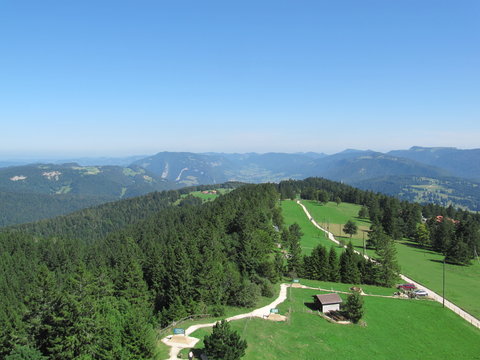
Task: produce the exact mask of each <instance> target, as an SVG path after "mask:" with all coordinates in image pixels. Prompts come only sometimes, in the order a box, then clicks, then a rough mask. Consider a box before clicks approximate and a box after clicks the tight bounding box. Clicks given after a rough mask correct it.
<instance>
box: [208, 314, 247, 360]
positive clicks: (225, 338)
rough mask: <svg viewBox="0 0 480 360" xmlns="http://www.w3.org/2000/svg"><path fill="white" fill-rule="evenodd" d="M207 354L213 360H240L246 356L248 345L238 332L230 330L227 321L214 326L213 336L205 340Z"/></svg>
mask: <svg viewBox="0 0 480 360" xmlns="http://www.w3.org/2000/svg"><path fill="white" fill-rule="evenodd" d="M204 344H205V352H206V353H207V356H208V358H209V359H212V360H238V359H240V358H241V357H242V356H244V355H245V349H246V348H247V343H246V341H245V340H242V339H241V338H240V335H238V333H237V332H236V331H233V330H232V329H231V328H230V324H229V323H228V321H226V320H222V321H220V322H217V323H216V324H215V325H214V326H213V331H212V334H211V335H207V336H205V338H204Z"/></svg>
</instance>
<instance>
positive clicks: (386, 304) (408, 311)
mask: <svg viewBox="0 0 480 360" xmlns="http://www.w3.org/2000/svg"><path fill="white" fill-rule="evenodd" d="M301 282H302V283H308V284H309V285H312V286H316V287H322V288H330V287H332V286H335V284H331V283H324V282H314V281H304V280H301ZM348 287H350V286H349V285H343V286H342V285H339V289H348ZM369 290H370V292H372V293H374V292H378V293H383V292H384V290H383V288H375V287H369ZM321 293H324V292H322V291H318V290H306V289H295V288H291V289H289V292H288V298H287V301H285V302H284V303H282V304H281V305H280V306H279V311H280V313H281V314H285V315H287V316H288V320H287V321H286V322H281V323H275V322H270V321H266V320H262V319H245V320H239V321H232V322H231V326H232V328H233V329H235V330H236V331H238V333H239V334H240V336H241V337H242V338H244V339H245V340H246V341H247V343H248V348H247V349H246V354H245V357H244V358H243V359H244V360H257V359H258V360H263V359H267V360H268V359H272V360H274V359H278V360H283V359H285V360H290V359H316V358H318V354H322V357H328V358H334V359H345V358H348V359H396V358H411V357H418V354H422V355H421V356H422V358H423V359H432V360H433V359H435V360H436V359H439V358H443V359H448V358H456V359H457V358H458V359H474V358H475V357H476V356H477V355H478V353H479V351H480V344H479V342H478V330H476V329H475V328H473V327H472V326H471V325H469V324H468V323H466V322H465V321H463V320H462V319H460V318H459V317H457V316H456V315H455V314H453V313H452V312H450V311H445V310H444V309H442V308H441V305H440V304H438V303H435V302H431V301H425V300H423V301H421V300H402V299H390V298H378V297H362V299H363V301H364V309H365V313H364V317H363V319H362V321H364V325H363V326H360V325H339V324H333V323H330V322H328V321H327V320H325V319H324V318H322V317H320V316H318V315H317V313H316V311H313V310H311V308H310V305H313V304H312V297H313V295H316V294H321ZM341 297H342V298H343V299H344V301H346V300H347V295H344V294H341ZM307 305H308V306H307ZM209 332H210V331H209V330H206V329H202V330H201V331H197V332H194V333H193V334H192V336H196V337H199V338H202V337H203V336H204V335H205V334H208V333H209ZM202 347H203V345H202V343H199V344H198V345H197V348H202Z"/></svg>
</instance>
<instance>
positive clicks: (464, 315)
mask: <svg viewBox="0 0 480 360" xmlns="http://www.w3.org/2000/svg"><path fill="white" fill-rule="evenodd" d="M297 204H298V205H300V206H301V207H302V209H303V211H304V212H305V214H306V215H307V217H308V218H309V219H310V221H311V223H312V224H313V225H314V226H315V227H317V228H318V229H320V230H322V231H323V232H325V233H326V234H327V235H328V238H329V239H330V240H331V241H333V242H334V243H336V244H338V245H340V242H339V241H338V240H337V239H335V236H333V234H332V233H331V232H329V231H327V230H325V229H324V228H322V227H321V226H320V225H318V223H317V222H316V221H315V219H314V218H313V217H312V216H311V215H310V213H309V212H308V210H307V208H306V207H305V205H303V204H302V203H301V202H300V201H299V200H297ZM345 247H346V246H345ZM355 252H356V253H357V254H360V253H359V252H358V251H356V250H355ZM364 256H365V258H367V259H371V258H369V257H368V256H367V255H364ZM371 260H372V261H374V260H373V259H371ZM399 275H400V277H401V278H402V280H404V281H405V282H408V283H412V284H415V286H416V287H417V288H418V289H422V290H425V291H426V292H428V296H429V297H431V298H432V299H433V300H435V301H438V302H439V303H443V297H442V296H440V295H439V294H437V293H436V292H434V291H433V290H431V289H429V288H427V287H425V286H423V285H422V284H420V283H418V282H416V281H415V280H413V279H410V278H409V277H407V276H405V275H402V274H399ZM445 307H447V308H449V309H450V310H452V311H453V312H455V314H457V315H458V316H460V317H462V318H463V319H465V320H467V321H468V322H469V323H470V324H472V325H473V326H475V327H476V328H478V329H480V320H478V319H477V318H476V317H474V316H473V315H471V314H469V313H467V312H466V311H465V310H462V309H461V308H460V307H458V306H457V305H455V304H454V303H452V302H450V301H448V300H447V299H445Z"/></svg>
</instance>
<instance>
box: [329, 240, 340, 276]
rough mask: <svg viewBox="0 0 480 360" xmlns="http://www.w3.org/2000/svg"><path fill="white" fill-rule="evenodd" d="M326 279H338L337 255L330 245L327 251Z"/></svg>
mask: <svg viewBox="0 0 480 360" xmlns="http://www.w3.org/2000/svg"><path fill="white" fill-rule="evenodd" d="M328 281H332V282H339V281H340V267H339V264H338V256H337V252H336V251H335V248H334V247H333V246H332V247H331V248H330V252H329V253H328Z"/></svg>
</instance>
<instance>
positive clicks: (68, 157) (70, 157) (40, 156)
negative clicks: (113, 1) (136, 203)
mask: <svg viewBox="0 0 480 360" xmlns="http://www.w3.org/2000/svg"><path fill="white" fill-rule="evenodd" d="M414 147H423V148H436V147H434V146H422V145H414ZM450 148H456V149H458V150H475V149H478V148H458V147H450ZM408 149H410V148H398V149H394V148H392V149H387V150H379V149H356V148H350V147H347V148H345V149H343V150H340V151H336V152H325V151H291V152H289V151H264V152H262V151H246V152H228V151H186V150H185V151H173V150H158V151H154V152H149V153H143V154H140V153H138V154H135V153H132V154H129V153H125V154H123V155H122V154H115V153H113V154H108V153H106V154H103V153H98V154H89V153H88V152H84V153H74V154H66V155H62V153H55V154H52V153H46V154H33V153H32V154H30V155H29V154H17V155H14V154H13V155H8V154H2V153H0V161H4V162H8V161H24V160H45V161H47V160H50V161H59V160H78V159H85V160H87V159H123V158H130V157H132V158H134V157H149V156H153V155H156V154H158V153H162V152H178V153H195V154H208V153H215V154H253V153H256V154H268V153H284V154H306V153H316V154H324V155H327V156H328V155H334V154H337V153H340V152H343V151H349V150H354V151H375V152H380V153H388V152H389V151H394V150H408Z"/></svg>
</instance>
